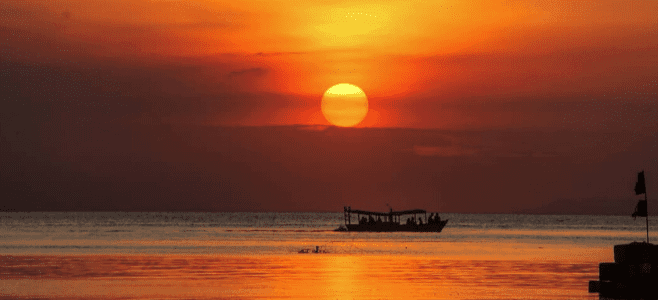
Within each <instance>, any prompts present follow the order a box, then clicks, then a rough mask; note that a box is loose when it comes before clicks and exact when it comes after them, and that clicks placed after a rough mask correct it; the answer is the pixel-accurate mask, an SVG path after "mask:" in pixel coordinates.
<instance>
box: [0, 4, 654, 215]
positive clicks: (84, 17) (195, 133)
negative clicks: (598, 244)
mask: <svg viewBox="0 0 658 300" xmlns="http://www.w3.org/2000/svg"><path fill="white" fill-rule="evenodd" d="M657 24H658V1H653V0H647V1H616V0H615V1H609V0H598V1H589V0H571V1H550V0H534V1H515V0H497V1H483V0H482V1H480V0H475V1H380V0H377V1H368V0H367V1H332V0H328V1H214V0H193V1H192V0H189V1H188V0H96V1H88V0H66V1H63V0H3V1H1V2H0V124H1V128H0V130H1V140H0V145H1V146H2V148H1V155H2V156H1V158H2V159H1V162H0V163H1V168H2V172H1V174H0V176H1V180H2V181H1V184H2V186H1V192H0V194H2V195H8V196H9V197H8V198H5V197H3V198H5V199H10V201H6V200H3V201H2V202H3V203H2V204H0V210H9V211H16V210H19V211H26V210H132V211H135V210H137V211H140V210H145V211H160V210H165V211H170V210H186V211H190V210H191V211H340V210H342V207H343V206H344V205H352V207H353V208H363V209H372V210H382V211H383V210H386V209H387V208H386V203H390V205H391V206H393V207H394V208H396V209H410V208H425V209H428V210H436V209H437V208H438V209H440V210H441V211H447V212H474V213H482V212H495V213H520V212H528V213H582V214H589V213H591V214H602V213H605V214H620V215H625V214H628V215H630V214H631V213H632V211H633V208H634V206H635V203H636V200H637V199H640V198H643V197H644V196H643V195H641V196H636V195H634V193H633V187H634V184H635V180H636V179H637V172H639V171H641V170H645V173H646V177H647V192H648V193H649V194H648V196H649V200H650V202H649V211H650V212H653V213H655V212H658V202H656V201H655V199H656V198H655V197H656V195H658V161H657V158H658V148H657V147H656V144H657V141H658V137H657V136H656V134H657V133H658V118H657V117H658V113H657V111H658V67H657V66H658V54H657V53H658V25H657ZM339 83H350V84H353V85H355V86H358V87H360V88H361V89H362V90H363V91H364V93H365V94H366V95H367V99H368V113H367V115H366V116H365V119H363V121H362V122H361V123H359V124H358V125H356V126H355V127H354V128H339V127H333V126H330V125H331V124H330V123H329V122H328V121H327V119H326V118H325V117H324V116H323V114H322V111H321V109H320V103H321V100H322V96H323V93H325V91H326V90H327V89H329V88H330V87H332V86H333V85H335V84H339ZM652 200H654V201H653V202H652ZM652 203H653V204H652Z"/></svg>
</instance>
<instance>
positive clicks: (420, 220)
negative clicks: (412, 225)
mask: <svg viewBox="0 0 658 300" xmlns="http://www.w3.org/2000/svg"><path fill="white" fill-rule="evenodd" d="M418 225H423V217H419V218H418Z"/></svg>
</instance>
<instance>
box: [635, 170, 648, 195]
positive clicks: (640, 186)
mask: <svg viewBox="0 0 658 300" xmlns="http://www.w3.org/2000/svg"><path fill="white" fill-rule="evenodd" d="M646 192H647V190H646V188H645V186H644V171H642V172H640V173H637V183H635V195H639V194H644V193H646Z"/></svg>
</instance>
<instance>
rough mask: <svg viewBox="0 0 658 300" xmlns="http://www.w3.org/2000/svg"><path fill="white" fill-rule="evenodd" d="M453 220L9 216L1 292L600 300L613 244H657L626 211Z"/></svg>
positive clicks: (1, 222)
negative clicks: (429, 226) (397, 223)
mask: <svg viewBox="0 0 658 300" xmlns="http://www.w3.org/2000/svg"><path fill="white" fill-rule="evenodd" d="M441 217H442V218H443V219H449V220H450V221H449V223H448V226H446V228H445V229H444V230H443V232H442V233H348V232H334V231H333V229H335V228H337V227H338V226H339V225H340V224H342V222H343V214H342V213H123V212H106V213H38V212H33V213H0V241H1V242H0V297H4V298H7V299H14V298H25V299H28V298H52V299H71V298H78V299H83V298H84V299H95V298H97V299H273V298H276V299H306V298H311V297H313V298H321V299H556V298H562V299H590V298H591V299H595V298H596V295H593V294H588V293H587V283H588V281H589V280H594V279H596V278H597V276H598V263H599V262H603V261H612V257H613V253H612V246H613V245H615V244H620V243H628V242H633V241H642V240H644V239H645V238H646V231H645V230H646V229H645V222H644V219H637V220H633V218H631V217H623V216H619V217H615V216H544V215H474V214H441ZM657 227H658V226H656V224H654V225H652V229H651V230H652V232H653V234H652V239H653V240H654V241H655V240H658V234H657V233H658V231H657V230H656V229H658V228H657ZM316 246H319V247H320V249H322V250H324V251H325V252H326V253H323V254H299V253H298V252H299V250H301V249H306V248H315V247H316Z"/></svg>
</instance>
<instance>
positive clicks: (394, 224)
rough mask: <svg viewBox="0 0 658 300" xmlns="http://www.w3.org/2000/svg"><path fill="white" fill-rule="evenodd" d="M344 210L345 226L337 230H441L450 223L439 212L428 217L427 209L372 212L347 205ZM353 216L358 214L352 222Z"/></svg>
mask: <svg viewBox="0 0 658 300" xmlns="http://www.w3.org/2000/svg"><path fill="white" fill-rule="evenodd" d="M343 212H344V217H345V226H344V227H343V226H341V227H339V228H338V229H336V231H367V232H398V231H401V232H441V230H443V227H445V226H446V224H448V220H441V218H440V217H439V214H438V213H436V214H434V213H432V214H430V218H429V219H428V218H427V211H426V210H423V209H414V210H403V211H393V209H392V208H390V210H389V212H372V211H365V210H358V209H352V208H351V207H349V206H345V207H343ZM353 216H356V222H352V221H353V220H352V217H353ZM405 216H406V217H405ZM402 220H405V222H404V223H402ZM423 221H425V222H423Z"/></svg>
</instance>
